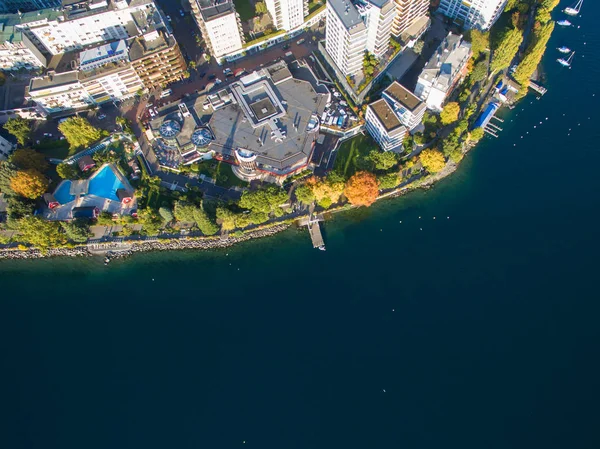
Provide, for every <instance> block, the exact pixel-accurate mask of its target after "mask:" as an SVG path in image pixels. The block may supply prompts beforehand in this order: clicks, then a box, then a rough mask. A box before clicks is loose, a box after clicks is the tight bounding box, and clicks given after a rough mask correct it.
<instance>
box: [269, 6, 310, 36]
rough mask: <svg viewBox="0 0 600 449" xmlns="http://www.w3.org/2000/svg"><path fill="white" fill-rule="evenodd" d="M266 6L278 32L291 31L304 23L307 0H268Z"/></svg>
mask: <svg viewBox="0 0 600 449" xmlns="http://www.w3.org/2000/svg"><path fill="white" fill-rule="evenodd" d="M266 6H267V9H268V10H269V14H271V18H272V19H273V24H274V25H275V28H277V29H278V30H286V31H290V30H293V29H294V28H296V27H298V26H300V25H302V24H303V23H304V16H305V15H306V13H307V12H308V3H307V2H306V0H266Z"/></svg>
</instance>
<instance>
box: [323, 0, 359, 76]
mask: <svg viewBox="0 0 600 449" xmlns="http://www.w3.org/2000/svg"><path fill="white" fill-rule="evenodd" d="M326 26H327V28H326V31H325V49H326V50H327V53H328V54H329V56H331V58H332V59H333V61H334V62H335V64H336V65H337V66H338V68H339V69H340V70H341V72H342V73H343V74H344V76H352V75H355V74H357V73H360V72H361V71H362V64H363V59H364V52H365V50H366V48H367V28H366V27H362V26H361V27H359V30H357V31H355V32H354V33H353V34H351V33H350V32H349V31H348V30H347V29H346V27H345V26H344V24H343V23H342V21H341V20H340V19H339V17H338V16H337V14H336V13H335V11H334V10H333V8H332V7H331V6H330V4H329V2H328V3H327V22H326Z"/></svg>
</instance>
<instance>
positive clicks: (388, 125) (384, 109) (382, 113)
mask: <svg viewBox="0 0 600 449" xmlns="http://www.w3.org/2000/svg"><path fill="white" fill-rule="evenodd" d="M369 107H370V108H371V109H372V110H373V112H374V113H375V115H376V116H377V118H378V119H379V121H380V122H381V124H382V125H383V127H384V128H385V130H386V131H387V132H388V133H389V132H391V131H394V130H396V129H399V128H402V127H403V126H402V123H400V120H398V117H396V114H394V111H393V110H392V108H391V107H390V105H389V104H388V103H387V101H385V100H384V99H383V98H382V99H381V100H377V101H375V102H373V103H371V104H370V105H369Z"/></svg>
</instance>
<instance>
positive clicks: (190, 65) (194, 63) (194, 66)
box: [188, 61, 198, 70]
mask: <svg viewBox="0 0 600 449" xmlns="http://www.w3.org/2000/svg"><path fill="white" fill-rule="evenodd" d="M197 66H198V64H196V61H190V62H189V63H188V67H189V68H190V69H192V70H195V69H196V67H197Z"/></svg>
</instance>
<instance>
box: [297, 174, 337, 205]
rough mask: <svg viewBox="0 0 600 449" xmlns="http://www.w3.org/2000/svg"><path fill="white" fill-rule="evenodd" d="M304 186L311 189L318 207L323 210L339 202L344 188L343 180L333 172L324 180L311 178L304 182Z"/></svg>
mask: <svg viewBox="0 0 600 449" xmlns="http://www.w3.org/2000/svg"><path fill="white" fill-rule="evenodd" d="M306 185H307V186H309V187H310V188H311V190H312V192H313V195H314V197H315V200H317V203H318V204H319V206H321V207H323V208H325V209H327V208H328V207H329V206H331V205H332V204H333V203H337V202H338V201H339V199H340V197H341V196H342V193H344V187H345V186H344V179H343V178H342V177H341V176H340V175H338V174H337V173H335V172H332V173H330V174H329V175H328V176H327V178H325V179H320V178H317V177H316V176H312V177H311V178H308V179H307V180H306Z"/></svg>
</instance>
